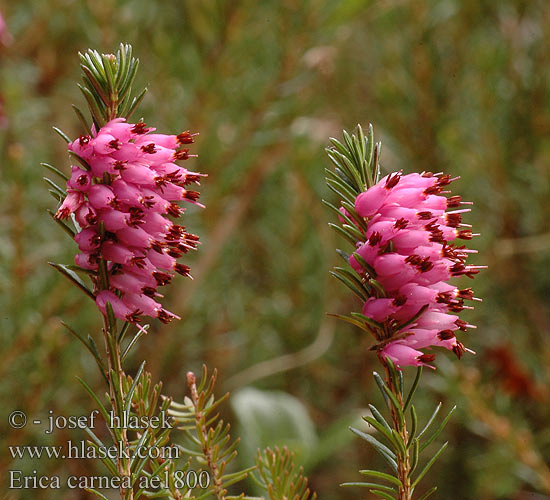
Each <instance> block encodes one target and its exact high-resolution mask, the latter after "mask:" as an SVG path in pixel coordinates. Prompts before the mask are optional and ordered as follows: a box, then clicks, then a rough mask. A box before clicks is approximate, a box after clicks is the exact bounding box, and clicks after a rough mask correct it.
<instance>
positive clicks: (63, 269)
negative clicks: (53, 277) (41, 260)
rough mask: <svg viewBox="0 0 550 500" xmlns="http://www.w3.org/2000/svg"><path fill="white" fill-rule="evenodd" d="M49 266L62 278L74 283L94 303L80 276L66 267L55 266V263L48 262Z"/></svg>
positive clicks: (61, 265)
mask: <svg viewBox="0 0 550 500" xmlns="http://www.w3.org/2000/svg"><path fill="white" fill-rule="evenodd" d="M48 264H49V265H50V266H52V267H53V268H55V269H57V270H58V271H59V272H60V273H61V274H62V275H63V276H65V277H66V278H67V279H68V280H69V281H71V282H72V283H74V284H75V285H76V286H77V287H78V288H80V289H81V290H82V291H83V292H84V293H85V294H86V295H88V297H90V298H91V299H92V300H93V301H94V302H95V296H94V294H93V292H92V291H91V290H90V289H89V288H88V286H87V285H86V283H84V281H82V279H81V278H80V276H78V274H76V273H75V272H74V271H71V270H70V269H69V268H68V267H67V266H65V265H63V264H56V263H55V262H48Z"/></svg>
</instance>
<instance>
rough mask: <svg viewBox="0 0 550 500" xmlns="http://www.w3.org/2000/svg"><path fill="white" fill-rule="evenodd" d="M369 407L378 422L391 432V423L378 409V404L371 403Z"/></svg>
mask: <svg viewBox="0 0 550 500" xmlns="http://www.w3.org/2000/svg"><path fill="white" fill-rule="evenodd" d="M368 406H369V409H370V411H371V413H372V415H373V417H374V418H375V419H376V421H377V422H379V423H380V425H383V426H384V428H385V429H386V430H387V431H388V432H391V427H390V424H388V422H386V419H385V418H384V417H383V416H382V414H381V413H380V412H379V411H378V408H376V406H374V405H371V404H369V405H368Z"/></svg>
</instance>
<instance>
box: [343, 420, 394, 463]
mask: <svg viewBox="0 0 550 500" xmlns="http://www.w3.org/2000/svg"><path fill="white" fill-rule="evenodd" d="M350 430H351V432H353V433H354V434H357V435H358V436H359V437H360V438H361V439H364V440H365V441H366V442H367V443H369V444H371V445H372V446H373V447H374V448H375V449H376V451H378V453H380V455H381V456H382V457H383V458H384V459H385V460H386V461H387V462H388V463H389V464H390V466H391V467H392V469H393V470H395V471H397V462H396V459H397V457H396V455H395V453H394V452H393V451H391V450H390V449H389V448H388V447H387V446H386V445H384V444H382V443H381V442H380V441H378V439H376V438H375V437H373V436H371V435H370V434H367V433H365V432H362V431H360V430H359V429H355V428H353V427H350Z"/></svg>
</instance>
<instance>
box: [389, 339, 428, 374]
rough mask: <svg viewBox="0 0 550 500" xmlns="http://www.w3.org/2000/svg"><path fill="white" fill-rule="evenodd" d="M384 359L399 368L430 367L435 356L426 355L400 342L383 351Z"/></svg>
mask: <svg viewBox="0 0 550 500" xmlns="http://www.w3.org/2000/svg"><path fill="white" fill-rule="evenodd" d="M381 355H382V357H384V358H385V357H388V358H390V359H391V360H392V361H393V363H394V364H395V366H397V367H398V368H400V367H402V366H420V365H424V366H429V367H430V368H434V367H433V366H431V365H429V364H428V363H430V362H431V361H433V360H434V358H435V356H434V355H433V354H424V353H423V352H422V351H417V350H416V349H413V348H412V347H409V346H407V345H405V344H400V343H399V342H393V343H391V344H387V345H386V346H385V347H384V348H383V349H382V351H381Z"/></svg>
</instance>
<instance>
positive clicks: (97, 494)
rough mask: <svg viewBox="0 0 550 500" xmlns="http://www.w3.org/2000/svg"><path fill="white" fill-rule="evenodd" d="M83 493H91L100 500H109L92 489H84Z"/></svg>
mask: <svg viewBox="0 0 550 500" xmlns="http://www.w3.org/2000/svg"><path fill="white" fill-rule="evenodd" d="M84 491H87V492H88V493H93V494H94V495H95V496H97V497H99V498H101V500H109V499H108V498H107V497H106V496H105V495H104V494H103V493H100V492H99V491H97V490H94V489H93V488H84Z"/></svg>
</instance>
